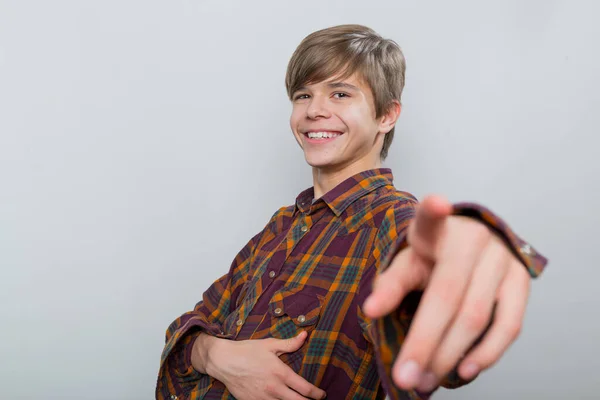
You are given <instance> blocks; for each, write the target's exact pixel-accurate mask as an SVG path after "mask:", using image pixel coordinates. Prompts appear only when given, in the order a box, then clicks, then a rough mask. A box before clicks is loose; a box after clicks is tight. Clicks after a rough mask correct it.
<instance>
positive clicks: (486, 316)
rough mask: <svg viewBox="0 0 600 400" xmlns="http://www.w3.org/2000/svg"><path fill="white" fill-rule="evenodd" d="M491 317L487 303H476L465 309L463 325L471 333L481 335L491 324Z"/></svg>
mask: <svg viewBox="0 0 600 400" xmlns="http://www.w3.org/2000/svg"><path fill="white" fill-rule="evenodd" d="M490 315H491V310H490V307H488V305H487V304H486V303H485V302H483V301H481V300H479V301H475V302H473V303H472V304H470V305H468V306H467V307H466V308H465V310H464V312H463V316H462V323H463V324H464V325H465V327H466V328H467V329H468V330H469V331H471V332H476V333H480V332H481V331H483V330H484V329H485V327H486V326H487V324H488V323H489V320H490Z"/></svg>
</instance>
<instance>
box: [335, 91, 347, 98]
mask: <svg viewBox="0 0 600 400" xmlns="http://www.w3.org/2000/svg"><path fill="white" fill-rule="evenodd" d="M333 97H335V98H336V99H342V98H344V97H350V95H349V94H348V93H344V92H336V93H334V94H333Z"/></svg>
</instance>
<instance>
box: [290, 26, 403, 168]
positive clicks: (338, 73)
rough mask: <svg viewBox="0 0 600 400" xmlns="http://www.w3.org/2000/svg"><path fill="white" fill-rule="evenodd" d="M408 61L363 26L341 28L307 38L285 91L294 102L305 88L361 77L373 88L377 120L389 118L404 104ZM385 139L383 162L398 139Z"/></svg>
mask: <svg viewBox="0 0 600 400" xmlns="http://www.w3.org/2000/svg"><path fill="white" fill-rule="evenodd" d="M405 70H406V61H405V59H404V54H402V50H401V49H400V46H398V44H397V43H396V42H394V41H393V40H391V39H384V38H383V37H381V36H380V35H379V34H378V33H377V32H375V31H374V30H372V29H371V28H368V27H366V26H362V25H339V26H334V27H331V28H326V29H322V30H319V31H316V32H313V33H311V34H310V35H308V36H307V37H305V38H304V39H303V40H302V42H301V43H300V44H299V45H298V47H297V48H296V51H295V52H294V54H293V55H292V58H291V59H290V62H289V64H288V68H287V73H286V77H285V87H286V90H287V94H288V96H289V98H290V99H292V96H293V95H294V93H295V92H296V91H297V90H298V89H299V88H301V87H302V86H305V85H308V84H312V83H319V82H323V81H325V80H327V79H330V78H333V77H336V78H340V79H345V78H348V77H350V76H351V75H353V74H355V73H356V74H358V75H359V76H360V77H361V78H362V79H364V81H365V82H366V83H367V84H368V85H369V87H370V89H371V91H372V92H373V98H374V101H375V114H376V118H379V117H381V116H382V115H383V114H385V113H386V112H387V111H388V109H389V107H390V106H391V105H392V103H393V101H394V100H398V102H400V98H401V96H402V90H403V89H404V73H405ZM394 130H395V128H392V130H391V131H390V132H388V133H387V134H386V135H385V138H384V141H383V147H382V149H381V153H380V155H381V159H385V158H386V157H387V154H388V149H389V148H390V145H391V143H392V139H393V138H394Z"/></svg>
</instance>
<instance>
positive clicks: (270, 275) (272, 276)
mask: <svg viewBox="0 0 600 400" xmlns="http://www.w3.org/2000/svg"><path fill="white" fill-rule="evenodd" d="M269 278H271V279H272V278H275V271H271V272H269Z"/></svg>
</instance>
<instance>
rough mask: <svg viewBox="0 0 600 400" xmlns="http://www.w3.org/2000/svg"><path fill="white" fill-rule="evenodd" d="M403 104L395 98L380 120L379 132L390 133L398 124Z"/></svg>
mask: <svg viewBox="0 0 600 400" xmlns="http://www.w3.org/2000/svg"><path fill="white" fill-rule="evenodd" d="M401 111H402V106H401V105H400V102H399V101H398V100H393V101H392V104H390V106H389V107H388V109H387V111H386V112H385V114H383V115H382V116H381V117H380V118H381V120H380V121H379V133H388V132H389V131H391V130H392V128H393V127H394V126H395V125H396V121H398V118H399V117H400V112H401Z"/></svg>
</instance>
